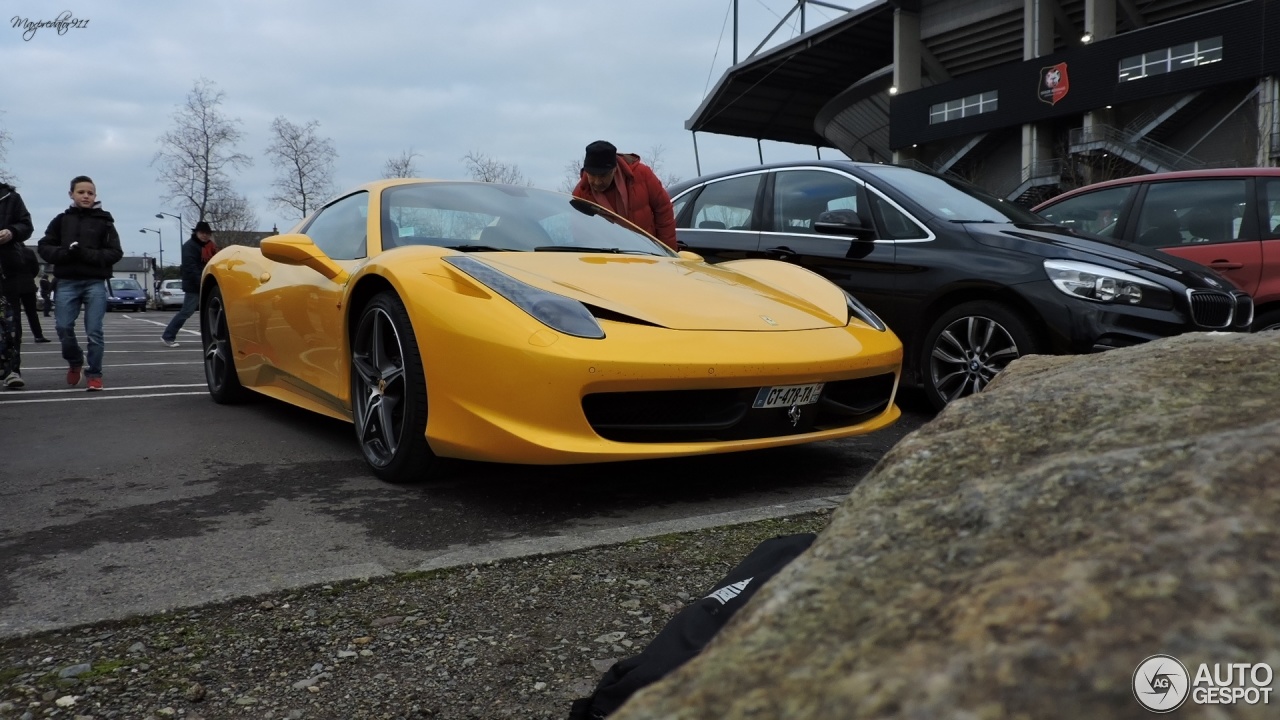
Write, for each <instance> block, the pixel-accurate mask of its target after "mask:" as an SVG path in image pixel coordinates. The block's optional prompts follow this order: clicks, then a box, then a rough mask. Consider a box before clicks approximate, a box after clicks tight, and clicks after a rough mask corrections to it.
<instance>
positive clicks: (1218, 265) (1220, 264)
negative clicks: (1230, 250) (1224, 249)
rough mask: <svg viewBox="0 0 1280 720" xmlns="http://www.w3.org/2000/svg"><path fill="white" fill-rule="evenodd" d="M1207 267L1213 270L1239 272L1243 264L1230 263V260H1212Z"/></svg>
mask: <svg viewBox="0 0 1280 720" xmlns="http://www.w3.org/2000/svg"><path fill="white" fill-rule="evenodd" d="M1209 267H1211V268H1213V269H1214V270H1239V269H1240V268H1242V267H1244V263H1238V262H1231V261H1230V260H1214V261H1213V262H1211V263H1209Z"/></svg>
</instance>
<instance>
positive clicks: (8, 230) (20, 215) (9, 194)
mask: <svg viewBox="0 0 1280 720" xmlns="http://www.w3.org/2000/svg"><path fill="white" fill-rule="evenodd" d="M33 229H34V228H33V226H32V225H31V213H29V212H27V206H26V203H24V202H22V196H21V195H19V194H18V191H17V190H16V189H15V188H14V187H13V186H12V185H9V184H8V183H0V273H2V274H3V275H4V280H2V281H0V282H3V290H2V292H3V293H4V295H5V299H6V301H7V303H8V305H9V312H10V313H11V315H12V317H10V318H9V322H8V324H9V325H10V326H11V327H10V332H11V333H12V334H13V337H12V338H10V340H9V342H8V343H6V344H10V343H11V344H12V345H13V346H12V347H11V348H8V349H7V351H6V355H8V356H9V358H10V362H9V363H8V367H7V368H6V372H5V373H4V377H0V382H2V383H4V386H5V387H7V388H11V389H14V390H17V389H19V388H21V387H23V386H24V385H26V383H25V382H24V381H23V380H22V373H21V368H22V322H21V321H20V319H19V318H18V306H19V304H20V303H21V302H22V300H21V298H20V293H19V292H18V291H19V290H20V289H22V288H23V278H24V277H25V274H26V272H27V267H26V265H27V263H26V258H25V257H24V256H23V252H22V251H23V249H24V248H25V247H26V246H25V245H23V243H24V242H26V240H27V238H29V237H31V232H32V230H33Z"/></svg>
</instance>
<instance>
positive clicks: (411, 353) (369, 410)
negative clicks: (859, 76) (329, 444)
mask: <svg viewBox="0 0 1280 720" xmlns="http://www.w3.org/2000/svg"><path fill="white" fill-rule="evenodd" d="M351 409H352V415H353V419H354V420H355V426H356V439H357V440H359V441H360V450H361V452H363V453H364V459H365V461H366V462H368V463H369V467H370V468H371V469H372V470H373V472H374V474H375V475H377V476H378V477H380V478H382V479H383V480H386V481H388V482H393V483H401V482H408V481H411V480H425V479H427V477H428V476H429V475H430V473H431V471H432V470H433V469H434V468H435V467H436V466H437V465H438V458H437V457H436V455H435V453H433V452H431V447H430V446H429V445H428V444H427V438H426V430H427V382H426V378H425V376H424V375H423V372H422V356H421V354H420V353H419V350H418V341H417V338H415V337H414V334H413V326H412V325H411V324H410V323H409V313H408V312H407V311H406V310H405V308H404V303H402V302H401V301H400V298H398V297H397V296H396V295H395V294H394V293H391V292H382V293H379V294H378V295H375V296H374V297H373V299H372V300H370V301H369V304H368V305H366V306H365V308H364V310H363V311H362V312H361V313H360V321H359V323H358V324H357V325H356V332H355V337H354V338H353V339H352V342H351Z"/></svg>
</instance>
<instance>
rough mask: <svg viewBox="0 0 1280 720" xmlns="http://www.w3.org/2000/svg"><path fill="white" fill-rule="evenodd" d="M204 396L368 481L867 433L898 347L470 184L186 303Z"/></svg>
mask: <svg viewBox="0 0 1280 720" xmlns="http://www.w3.org/2000/svg"><path fill="white" fill-rule="evenodd" d="M200 299H201V303H200V307H201V313H202V315H201V319H202V321H203V322H202V323H201V335H202V336H203V341H204V367H205V377H206V380H207V381H208V386H209V394H210V395H211V396H212V397H213V399H214V400H215V401H217V402H219V403H230V402H234V401H236V400H238V399H241V398H243V397H244V396H245V395H246V392H245V391H246V389H248V390H253V391H257V392H258V393H262V394H264V395H268V396H270V397H273V398H277V399H279V400H283V401H285V402H289V403H292V404H295V405H299V406H301V407H304V408H308V409H311V410H314V411H316V412H320V413H324V414H325V415H329V416H332V417H335V418H340V419H343V420H347V421H349V422H352V423H354V425H355V430H356V439H357V441H358V442H359V445H360V448H361V450H362V451H363V453H364V457H365V459H366V460H367V461H368V463H369V466H370V467H371V468H372V469H373V471H374V472H375V473H376V474H377V475H378V476H379V477H382V478H384V479H386V480H390V481H404V480H410V479H416V478H425V477H428V476H429V475H430V474H431V473H432V471H433V467H435V466H436V465H437V462H436V461H437V458H441V457H453V458H463V459H472V460H487V461H497V462H509V463H530V464H558V463H590V462H604V461H614V460H634V459H640V458H657V457H673V456H680V455H695V454H703V453H719V452H731V451H737V450H749V449H755V448H767V447H774V446H779V445H791V444H796V443H806V442H812V441H815V440H827V439H831V438H839V437H846V436H850V435H859V434H862V433H868V432H872V431H874V430H878V429H880V428H883V427H885V426H887V425H889V424H891V423H893V422H894V420H896V419H897V418H898V416H899V411H898V408H897V406H896V405H895V404H894V394H895V393H896V392H897V387H898V374H899V371H900V369H901V361H902V345H901V343H900V342H899V341H898V338H897V337H895V336H894V334H893V333H892V332H890V331H889V330H888V329H887V328H886V327H885V325H884V323H882V322H881V321H880V319H879V318H877V317H876V316H875V315H874V314H873V313H871V312H870V311H869V310H867V309H866V308H865V307H864V306H863V305H862V304H861V303H859V302H858V301H857V300H855V299H854V298H852V297H851V296H849V295H848V294H846V293H845V292H844V291H842V290H841V289H840V288H838V287H836V286H835V285H833V284H831V283H830V282H828V281H826V280H824V279H822V278H820V277H819V276H818V275H816V274H814V273H812V272H810V271H808V270H805V269H803V268H800V267H797V266H794V265H789V264H787V263H784V262H778V261H773V260H740V261H736V262H726V263H722V264H719V265H708V264H706V263H704V262H702V260H701V258H699V257H698V256H696V255H693V254H692V253H687V252H684V253H678V254H677V253H673V252H671V251H670V250H668V249H667V248H666V246H664V245H662V244H661V243H660V242H658V241H657V240H655V239H653V238H652V237H650V236H649V235H647V234H645V233H643V232H641V231H639V230H637V229H636V228H635V227H634V226H633V225H631V224H630V223H628V222H626V221H625V220H622V219H621V218H619V217H617V216H616V215H613V214H612V213H610V212H609V211H608V210H605V209H604V208H601V207H599V206H597V205H595V204H592V203H590V202H586V201H583V200H579V199H575V198H572V197H570V196H568V195H564V194H561V193H554V192H547V191H543V190H536V189H533V188H527V187H513V186H505V185H496V184H491V183H479V182H446V181H428V180H413V179H396V180H385V181H380V182H374V183H369V184H367V185H364V186H361V187H359V188H357V189H355V190H354V191H351V192H348V193H346V194H345V195H343V196H341V197H340V198H338V199H336V200H334V201H332V202H330V203H328V204H327V205H325V206H324V207H322V208H321V209H319V210H318V211H316V212H315V213H313V214H312V215H310V216H309V217H308V218H306V219H305V220H303V221H302V222H301V223H299V224H298V226H297V227H295V228H293V229H292V230H291V231H290V232H289V233H287V234H282V235H276V236H273V237H269V238H267V239H265V240H263V241H262V244H261V247H260V248H250V247H242V246H232V247H228V248H225V249H223V250H222V251H220V252H219V253H218V254H217V255H216V256H214V258H213V259H212V260H211V261H210V262H209V264H208V265H207V267H206V268H205V271H204V275H203V277H202V279H201V288H200Z"/></svg>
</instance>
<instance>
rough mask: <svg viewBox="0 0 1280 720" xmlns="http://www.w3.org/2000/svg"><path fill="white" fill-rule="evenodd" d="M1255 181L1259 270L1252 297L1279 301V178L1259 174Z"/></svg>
mask: <svg viewBox="0 0 1280 720" xmlns="http://www.w3.org/2000/svg"><path fill="white" fill-rule="evenodd" d="M1257 183H1258V211H1259V212H1258V224H1259V228H1258V230H1259V233H1258V235H1259V237H1260V241H1259V244H1260V245H1261V246H1262V273H1261V277H1259V278H1258V289H1257V290H1255V291H1254V292H1253V299H1254V301H1256V302H1257V303H1258V304H1263V303H1269V302H1274V301H1276V300H1280V177H1259V178H1258V179H1257Z"/></svg>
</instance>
